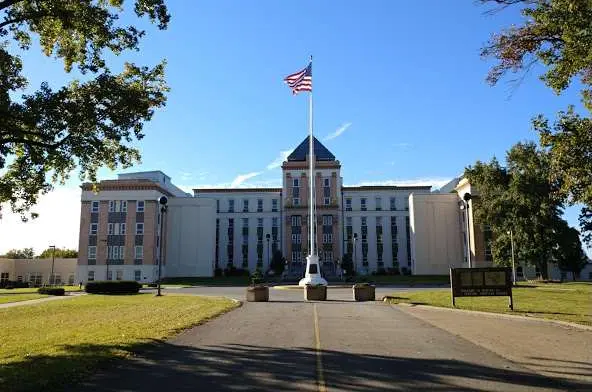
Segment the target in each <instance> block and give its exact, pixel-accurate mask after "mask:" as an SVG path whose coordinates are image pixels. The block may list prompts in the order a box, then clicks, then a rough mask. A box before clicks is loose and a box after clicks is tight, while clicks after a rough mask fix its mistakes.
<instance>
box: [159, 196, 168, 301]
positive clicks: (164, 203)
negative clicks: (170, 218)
mask: <svg viewBox="0 0 592 392" xmlns="http://www.w3.org/2000/svg"><path fill="white" fill-rule="evenodd" d="M168 201H169V199H167V197H166V196H161V197H160V198H159V199H158V204H160V243H159V247H158V253H159V255H158V287H157V290H156V296H157V297H160V296H162V294H161V292H160V280H161V276H162V257H163V252H162V248H163V244H164V214H165V213H166V211H167V203H168Z"/></svg>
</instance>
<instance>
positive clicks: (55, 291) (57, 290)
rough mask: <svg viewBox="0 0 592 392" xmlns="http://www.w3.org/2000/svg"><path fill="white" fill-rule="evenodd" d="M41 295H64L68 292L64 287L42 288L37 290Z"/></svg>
mask: <svg viewBox="0 0 592 392" xmlns="http://www.w3.org/2000/svg"><path fill="white" fill-rule="evenodd" d="M37 292H38V293H39V294H46V295H64V294H65V293H66V290H64V288H63V287H41V288H40V289H38V290H37Z"/></svg>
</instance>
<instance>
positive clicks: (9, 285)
mask: <svg viewBox="0 0 592 392" xmlns="http://www.w3.org/2000/svg"><path fill="white" fill-rule="evenodd" d="M28 287H29V282H18V281H12V280H7V281H4V282H1V283H0V289H26V288H28Z"/></svg>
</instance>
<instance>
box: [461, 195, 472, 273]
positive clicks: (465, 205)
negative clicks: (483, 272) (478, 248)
mask: <svg viewBox="0 0 592 392" xmlns="http://www.w3.org/2000/svg"><path fill="white" fill-rule="evenodd" d="M471 199H472V196H471V194H470V193H468V192H467V193H465V194H464V195H463V200H462V205H461V206H460V209H461V210H466V221H467V222H466V230H467V235H466V239H467V261H468V262H469V268H472V264H471V234H470V225H469V201H470V200H471Z"/></svg>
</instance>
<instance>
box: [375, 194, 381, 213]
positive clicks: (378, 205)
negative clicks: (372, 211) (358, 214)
mask: <svg viewBox="0 0 592 392" xmlns="http://www.w3.org/2000/svg"><path fill="white" fill-rule="evenodd" d="M375 200H376V211H381V210H382V198H381V197H376V198H375Z"/></svg>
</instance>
